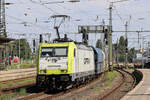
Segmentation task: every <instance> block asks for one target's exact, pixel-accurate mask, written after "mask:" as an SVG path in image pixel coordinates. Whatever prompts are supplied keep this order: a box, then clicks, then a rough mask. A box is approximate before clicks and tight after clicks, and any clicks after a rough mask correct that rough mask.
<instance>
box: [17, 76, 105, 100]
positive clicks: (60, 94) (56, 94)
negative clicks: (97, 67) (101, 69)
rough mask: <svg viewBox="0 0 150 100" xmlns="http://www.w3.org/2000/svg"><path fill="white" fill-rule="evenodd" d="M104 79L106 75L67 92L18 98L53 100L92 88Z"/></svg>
mask: <svg viewBox="0 0 150 100" xmlns="http://www.w3.org/2000/svg"><path fill="white" fill-rule="evenodd" d="M103 77H104V74H102V75H101V76H100V77H99V78H97V79H96V80H92V81H91V82H89V83H87V84H82V85H80V86H79V87H77V88H70V89H68V90H66V91H57V92H56V93H51V92H48V91H44V92H43V91H42V92H39V93H33V94H30V95H28V96H24V97H21V98H18V99H17V100H51V99H54V98H57V97H60V98H61V96H63V95H69V94H71V93H75V92H79V91H82V90H83V89H85V88H87V87H89V86H92V85H93V84H96V82H97V81H99V80H100V79H102V78H103Z"/></svg>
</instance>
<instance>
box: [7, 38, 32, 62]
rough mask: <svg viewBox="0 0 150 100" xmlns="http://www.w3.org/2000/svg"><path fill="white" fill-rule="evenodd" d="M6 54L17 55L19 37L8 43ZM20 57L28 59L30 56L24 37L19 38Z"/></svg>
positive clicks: (29, 49)
mask: <svg viewBox="0 0 150 100" xmlns="http://www.w3.org/2000/svg"><path fill="white" fill-rule="evenodd" d="M8 48H9V51H8V55H11V56H12V57H13V56H15V55H16V56H18V57H19V39H18V40H16V41H14V43H10V44H8ZM20 57H21V58H22V59H30V58H31V48H30V46H29V43H28V42H27V40H26V39H20Z"/></svg>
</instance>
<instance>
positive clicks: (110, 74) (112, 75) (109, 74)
mask: <svg viewBox="0 0 150 100" xmlns="http://www.w3.org/2000/svg"><path fill="white" fill-rule="evenodd" d="M117 75H118V74H117V72H115V71H113V72H107V74H106V76H105V77H104V80H105V81H108V80H112V79H114V78H115V77H117Z"/></svg>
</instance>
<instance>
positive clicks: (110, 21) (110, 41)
mask: <svg viewBox="0 0 150 100" xmlns="http://www.w3.org/2000/svg"><path fill="white" fill-rule="evenodd" d="M124 1H128V0H120V1H114V2H110V6H109V37H108V38H109V41H108V46H109V70H111V69H112V7H113V4H114V3H118V2H124Z"/></svg>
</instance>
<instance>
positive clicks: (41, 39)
mask: <svg viewBox="0 0 150 100" xmlns="http://www.w3.org/2000/svg"><path fill="white" fill-rule="evenodd" d="M39 42H40V43H42V42H43V37H42V34H40V41H39Z"/></svg>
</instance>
